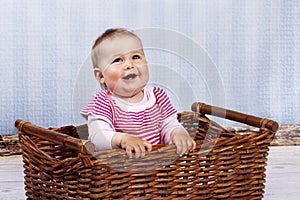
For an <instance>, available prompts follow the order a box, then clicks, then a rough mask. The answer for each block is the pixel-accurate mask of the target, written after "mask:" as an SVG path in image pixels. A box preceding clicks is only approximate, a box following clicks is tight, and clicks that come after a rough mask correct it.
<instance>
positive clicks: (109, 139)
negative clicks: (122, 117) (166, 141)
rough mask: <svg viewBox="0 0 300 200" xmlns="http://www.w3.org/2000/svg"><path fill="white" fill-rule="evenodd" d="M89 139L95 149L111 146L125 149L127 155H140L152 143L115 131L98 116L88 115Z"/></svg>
mask: <svg viewBox="0 0 300 200" xmlns="http://www.w3.org/2000/svg"><path fill="white" fill-rule="evenodd" d="M88 128H89V140H90V141H91V142H92V143H93V144H94V145H95V147H96V151H101V150H107V149H112V148H122V149H125V150H126V152H127V155H128V156H129V157H132V156H133V152H135V157H142V156H144V155H145V153H146V152H150V151H151V149H152V145H151V144H150V143H149V142H147V141H145V140H142V139H140V138H138V137H135V136H133V135H130V134H127V133H119V132H116V131H115V130H114V129H113V127H112V125H110V124H109V123H108V122H106V121H105V120H104V119H102V118H101V117H99V116H96V115H93V114H90V115H89V116H88Z"/></svg>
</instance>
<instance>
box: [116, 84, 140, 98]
mask: <svg viewBox="0 0 300 200" xmlns="http://www.w3.org/2000/svg"><path fill="white" fill-rule="evenodd" d="M145 86H146V85H144V86H141V87H138V88H132V89H126V90H123V91H111V93H112V94H114V95H115V96H117V97H119V98H122V99H129V98H134V97H136V96H138V95H141V94H142V92H143V89H144V87H145Z"/></svg>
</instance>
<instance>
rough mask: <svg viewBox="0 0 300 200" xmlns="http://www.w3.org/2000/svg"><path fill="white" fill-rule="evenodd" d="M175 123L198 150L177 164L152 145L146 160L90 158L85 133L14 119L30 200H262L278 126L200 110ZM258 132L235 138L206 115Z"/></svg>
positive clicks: (115, 154) (115, 153)
mask: <svg viewBox="0 0 300 200" xmlns="http://www.w3.org/2000/svg"><path fill="white" fill-rule="evenodd" d="M192 110H193V112H183V113H179V115H178V119H179V120H180V122H181V123H182V124H183V126H184V127H185V128H186V129H187V130H188V131H189V132H190V134H191V135H192V136H193V137H194V139H195V140H196V143H197V147H196V150H195V151H194V152H192V153H189V154H187V155H184V156H181V157H179V156H178V155H177V154H176V153H175V149H176V147H175V146H174V145H168V146H164V145H156V146H154V148H153V151H152V152H151V153H149V154H147V155H146V156H145V157H143V158H138V159H129V158H128V157H127V155H126V153H125V152H124V150H121V149H113V150H108V151H101V152H96V153H93V144H91V143H90V142H88V141H87V140H86V137H87V127H86V125H82V126H78V127H75V126H65V127H60V128H54V129H45V128H41V127H38V126H36V125H33V124H31V123H30V122H27V121H22V120H17V121H16V127H17V128H18V129H19V140H20V143H21V146H22V150H23V162H24V174H25V177H24V178H25V190H26V196H27V197H28V198H29V199H143V200H144V199H262V198H263V193H264V191H263V189H264V183H265V177H266V175H265V171H266V169H265V167H266V161H267V158H266V157H267V155H268V146H269V145H270V142H271V141H272V139H273V137H274V135H275V132H276V131H277V129H278V124H277V123H276V122H274V121H271V120H268V119H261V118H258V117H255V116H250V115H245V114H242V113H238V112H235V111H231V110H225V109H223V108H219V107H213V106H209V105H206V104H203V103H194V104H193V105H192ZM206 114H208V115H214V116H218V117H221V118H226V119H230V120H234V121H238V122H241V123H245V124H248V125H251V126H255V127H258V128H257V130H256V131H255V132H254V131H253V132H250V133H243V134H240V133H236V132H234V131H232V130H231V131H229V130H226V129H224V128H222V127H221V126H219V125H218V124H217V123H215V122H214V121H212V120H210V119H209V118H207V117H206V116H205V115H206Z"/></svg>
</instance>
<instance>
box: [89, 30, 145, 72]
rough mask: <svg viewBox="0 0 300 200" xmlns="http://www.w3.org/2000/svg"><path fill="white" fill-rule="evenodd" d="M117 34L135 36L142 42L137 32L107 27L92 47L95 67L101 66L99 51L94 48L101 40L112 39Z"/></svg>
mask: <svg viewBox="0 0 300 200" xmlns="http://www.w3.org/2000/svg"><path fill="white" fill-rule="evenodd" d="M117 35H128V36H133V37H135V38H137V39H138V40H139V41H140V42H141V39H140V38H139V37H138V36H137V35H136V34H135V33H133V32H131V31H128V30H127V29H125V28H110V29H107V30H106V31H105V32H104V33H103V34H102V35H100V36H99V37H98V38H97V39H96V41H95V43H94V45H93V47H92V61H93V65H94V68H95V67H99V66H97V52H95V51H94V49H95V48H96V47H97V46H98V45H99V44H100V43H101V42H103V41H104V40H106V39H112V38H114V37H115V36H117Z"/></svg>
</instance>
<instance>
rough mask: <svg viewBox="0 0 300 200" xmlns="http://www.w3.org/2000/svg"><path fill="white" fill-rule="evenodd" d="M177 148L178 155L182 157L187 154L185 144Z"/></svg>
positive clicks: (181, 143) (178, 145) (179, 144)
mask: <svg viewBox="0 0 300 200" xmlns="http://www.w3.org/2000/svg"><path fill="white" fill-rule="evenodd" d="M176 147H177V151H176V152H177V154H179V155H180V156H182V155H183V154H184V153H185V150H186V149H185V145H184V143H183V142H182V141H181V142H179V143H178V144H177V145H176Z"/></svg>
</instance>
